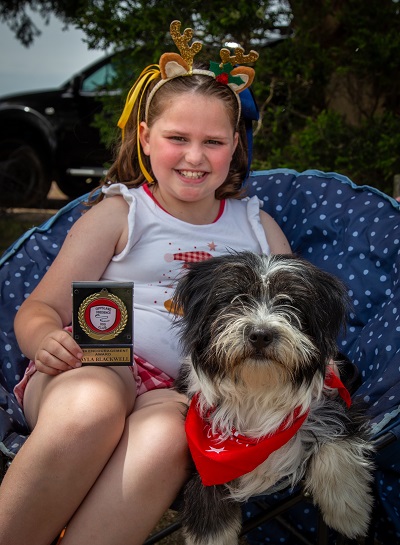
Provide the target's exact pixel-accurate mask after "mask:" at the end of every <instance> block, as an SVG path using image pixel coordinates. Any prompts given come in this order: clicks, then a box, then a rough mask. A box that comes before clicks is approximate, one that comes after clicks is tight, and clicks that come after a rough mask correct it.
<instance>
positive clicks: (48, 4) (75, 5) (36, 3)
mask: <svg viewBox="0 0 400 545" xmlns="http://www.w3.org/2000/svg"><path fill="white" fill-rule="evenodd" d="M87 4H88V2H87V1H86V0H66V1H65V0H2V1H1V3H0V21H2V22H5V23H7V25H8V26H9V28H10V29H11V31H12V32H13V33H14V35H15V37H16V38H17V39H18V40H19V41H20V42H21V43H22V44H23V45H24V46H25V47H29V46H30V45H32V43H33V42H34V40H35V38H37V37H38V36H39V35H40V34H41V31H40V29H39V28H38V26H37V25H36V24H35V22H34V21H33V20H32V13H36V14H38V15H40V16H41V18H42V19H43V21H44V23H45V24H47V23H48V22H49V18H50V15H55V16H56V17H58V18H59V19H61V20H62V21H64V22H65V23H66V24H68V23H73V21H74V18H75V15H76V14H77V13H78V12H79V11H81V10H82V9H84V8H85V7H86V6H87Z"/></svg>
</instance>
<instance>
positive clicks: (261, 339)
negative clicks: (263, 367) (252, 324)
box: [249, 329, 274, 350]
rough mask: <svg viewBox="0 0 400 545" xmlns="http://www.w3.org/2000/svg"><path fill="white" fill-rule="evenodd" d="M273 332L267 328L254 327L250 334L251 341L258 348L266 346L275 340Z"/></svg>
mask: <svg viewBox="0 0 400 545" xmlns="http://www.w3.org/2000/svg"><path fill="white" fill-rule="evenodd" d="M273 338H274V336H273V334H272V332H271V331H268V330H267V329H253V331H251V332H250V334H249V341H250V342H251V344H252V345H253V346H254V348H257V349H258V350H260V349H262V348H265V347H266V346H268V345H269V344H271V343H272V341H273Z"/></svg>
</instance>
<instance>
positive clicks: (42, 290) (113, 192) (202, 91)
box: [0, 54, 290, 545]
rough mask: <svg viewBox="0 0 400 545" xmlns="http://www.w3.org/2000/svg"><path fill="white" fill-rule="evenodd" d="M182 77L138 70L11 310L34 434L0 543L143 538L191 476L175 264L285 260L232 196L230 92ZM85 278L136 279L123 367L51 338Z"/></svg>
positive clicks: (241, 161)
mask: <svg viewBox="0 0 400 545" xmlns="http://www.w3.org/2000/svg"><path fill="white" fill-rule="evenodd" d="M167 55H168V54H167ZM170 55H171V54H170ZM164 60H165V59H164ZM175 60H176V59H175ZM160 66H161V60H160ZM164 68H165V67H164ZM189 68H190V70H189V71H187V73H186V74H182V75H180V74H178V75H171V74H170V73H168V70H167V71H165V70H164V71H163V69H162V68H161V74H160V72H159V70H158V67H149V68H148V69H146V70H145V71H144V72H143V73H142V75H141V77H140V78H139V80H138V81H137V82H136V84H135V85H134V87H133V90H132V93H131V94H130V95H129V97H128V101H127V104H126V108H125V110H124V112H123V115H122V117H121V121H120V126H121V127H122V128H123V140H122V143H121V146H120V149H119V152H118V156H117V158H116V161H115V163H114V164H113V166H112V167H111V169H110V171H109V175H108V177H107V181H106V182H105V183H104V184H103V186H102V193H101V196H100V198H98V199H97V201H98V202H97V204H96V205H95V206H93V207H91V208H90V210H89V211H88V212H87V213H86V214H84V215H83V216H82V217H81V218H80V219H79V220H78V221H77V222H76V223H75V225H74V226H73V227H72V229H71V231H70V233H69V235H68V236H67V238H66V240H65V243H64V245H63V247H62V249H61V251H60V253H59V255H58V256H57V258H56V259H55V261H54V263H53V265H52V266H51V267H50V269H49V270H48V272H47V273H46V275H45V276H44V277H43V279H42V281H41V282H40V284H39V285H38V287H37V288H36V289H35V290H34V291H33V292H32V294H31V295H30V297H29V298H28V299H27V300H26V301H25V302H24V304H23V305H22V306H21V308H20V310H19V312H18V314H17V317H16V320H15V331H16V334H17V337H18V341H19V344H20V347H21V350H22V351H23V352H24V354H26V355H27V356H28V357H30V358H31V359H32V362H31V364H30V366H29V368H28V372H27V374H26V376H25V378H24V381H23V384H20V385H19V386H18V387H17V389H16V393H17V394H18V395H20V396H21V402H22V401H23V407H24V413H25V415H26V419H27V421H28V423H29V425H30V427H31V429H32V433H31V435H30V437H29V438H28V440H27V441H26V443H25V445H24V446H23V447H22V449H21V451H20V452H19V454H18V456H17V457H16V459H15V460H14V461H13V463H12V465H11V467H10V469H9V471H8V473H7V475H6V477H5V479H4V481H3V484H2V486H1V489H0V528H1V535H0V544H1V545H26V544H27V543H29V544H30V545H47V544H49V543H51V542H52V540H53V539H54V538H55V536H56V535H57V534H58V533H59V532H60V531H61V529H62V528H64V527H65V526H67V530H66V533H65V536H64V538H63V541H62V543H63V545H70V544H74V545H78V544H82V545H83V544H84V545H87V544H88V543H96V545H103V544H104V545H106V544H108V545H109V544H113V545H118V544H121V545H126V544H127V543H129V544H132V545H135V544H140V543H143V541H144V540H145V539H146V537H147V535H148V534H149V533H150V531H151V530H152V529H153V527H154V526H155V524H156V523H157V521H158V520H159V519H160V518H161V516H162V514H163V513H164V512H165V511H166V510H167V509H168V507H169V505H170V504H171V502H172V501H173V500H174V498H175V497H176V495H177V494H178V492H179V490H180V488H181V487H182V485H183V484H184V482H185V479H186V478H187V475H188V468H189V456H188V452H187V447H186V439H185V433H184V417H183V413H184V404H185V401H186V399H185V398H184V396H182V395H180V394H178V393H177V392H176V391H174V390H173V389H172V388H171V386H172V382H173V379H174V378H175V377H176V375H177V372H178V369H179V366H180V352H179V345H178V342H177V339H176V333H175V330H174V329H172V328H170V323H171V319H172V318H171V316H172V314H171V312H169V311H170V306H169V301H170V299H171V296H172V292H173V285H174V281H175V280H176V278H177V277H178V276H179V274H182V273H184V267H185V263H186V262H188V261H190V260H194V259H196V260H199V259H207V258H210V257H213V256H216V255H220V254H222V253H226V252H227V251H229V250H230V249H235V250H242V249H246V250H252V251H255V252H265V253H269V252H274V253H287V252H290V249H289V245H288V242H287V240H286V238H285V236H284V235H283V233H282V232H281V230H280V229H279V227H278V226H277V224H276V223H275V222H274V220H273V219H272V218H271V217H270V216H268V215H267V214H266V213H264V212H260V210H259V203H258V200H257V199H256V198H253V199H250V200H247V201H243V200H240V199H239V198H240V197H241V196H242V190H241V186H242V181H243V179H244V176H245V173H246V170H247V147H246V138H245V131H244V129H243V121H242V119H241V116H240V101H239V100H238V99H237V94H236V93H235V91H234V90H232V88H231V87H230V86H228V85H226V82H225V83H224V81H219V80H218V78H216V76H215V74H214V73H213V72H210V71H207V70H206V71H205V70H202V69H194V70H193V69H192V66H189ZM220 79H221V78H220ZM104 197H106V198H104ZM99 279H102V280H114V281H125V280H133V281H134V282H135V312H134V336H135V339H134V350H135V361H134V364H133V366H132V367H101V366H99V367H87V366H82V363H81V358H82V351H81V349H80V347H79V346H78V345H77V344H76V342H75V341H74V340H73V338H72V337H71V336H70V334H69V333H68V332H67V331H66V330H65V327H66V326H67V325H68V324H69V323H70V322H71V312H72V310H71V296H70V291H71V282H72V281H76V280H81V281H85V280H86V281H89V280H91V281H95V280H99ZM24 388H25V390H24ZM17 520H18V523H16V521H17Z"/></svg>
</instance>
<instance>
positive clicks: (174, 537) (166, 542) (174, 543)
mask: <svg viewBox="0 0 400 545" xmlns="http://www.w3.org/2000/svg"><path fill="white" fill-rule="evenodd" d="M177 520H178V514H177V512H176V511H171V510H169V511H167V512H166V513H165V515H164V517H163V518H162V519H161V521H160V524H159V525H158V526H157V528H156V531H158V530H160V529H162V528H165V527H167V526H168V525H169V524H172V523H173V522H175V521H177ZM184 543H185V542H184V539H183V536H182V532H181V530H177V531H176V532H174V533H173V534H171V535H170V536H167V537H165V538H164V539H162V540H161V541H159V545H184ZM239 543H240V545H248V543H247V541H246V539H245V538H244V537H243V538H241V539H240V542H239Z"/></svg>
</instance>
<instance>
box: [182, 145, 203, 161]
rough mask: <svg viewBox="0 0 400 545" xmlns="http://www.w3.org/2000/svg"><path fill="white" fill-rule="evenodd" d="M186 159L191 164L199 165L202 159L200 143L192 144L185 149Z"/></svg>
mask: <svg viewBox="0 0 400 545" xmlns="http://www.w3.org/2000/svg"><path fill="white" fill-rule="evenodd" d="M185 158H186V161H187V162H188V163H190V164H191V165H200V164H201V163H202V161H203V149H202V147H201V146H200V145H197V144H192V145H191V146H190V147H189V148H188V149H187V150H186V156H185Z"/></svg>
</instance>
